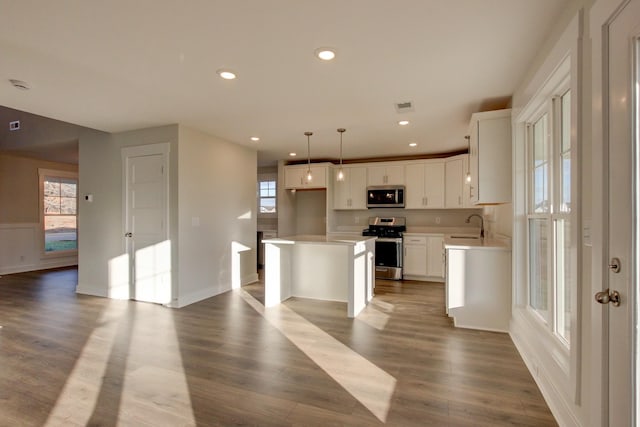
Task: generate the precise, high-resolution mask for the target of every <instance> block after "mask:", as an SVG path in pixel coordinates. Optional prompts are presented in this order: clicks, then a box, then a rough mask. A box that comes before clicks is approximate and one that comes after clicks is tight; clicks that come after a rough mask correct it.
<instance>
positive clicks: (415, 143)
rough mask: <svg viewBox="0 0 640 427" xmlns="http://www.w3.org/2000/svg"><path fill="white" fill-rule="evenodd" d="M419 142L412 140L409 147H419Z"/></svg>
mask: <svg viewBox="0 0 640 427" xmlns="http://www.w3.org/2000/svg"><path fill="white" fill-rule="evenodd" d="M417 146H418V143H417V142H410V143H409V147H417Z"/></svg>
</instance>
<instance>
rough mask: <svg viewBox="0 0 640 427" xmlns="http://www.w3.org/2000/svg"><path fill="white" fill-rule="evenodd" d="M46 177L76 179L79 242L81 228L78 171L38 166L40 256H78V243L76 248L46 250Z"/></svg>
mask: <svg viewBox="0 0 640 427" xmlns="http://www.w3.org/2000/svg"><path fill="white" fill-rule="evenodd" d="M45 177H49V178H61V179H74V180H75V181H76V213H75V217H76V242H79V240H80V239H79V237H80V230H79V227H78V217H79V215H78V213H79V212H78V209H79V205H80V203H79V199H80V197H79V194H80V191H79V190H80V181H79V179H78V172H73V171H64V170H57V169H44V168H38V199H39V200H38V210H39V216H40V226H39V233H38V234H39V238H38V240H39V245H40V249H39V250H40V256H41V258H42V259H48V258H61V257H69V256H77V255H78V248H77V246H78V245H76V249H66V250H59V251H51V252H47V251H46V250H45V229H44V227H45V216H46V215H45V212H44V181H45Z"/></svg>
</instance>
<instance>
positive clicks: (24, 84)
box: [9, 79, 31, 90]
mask: <svg viewBox="0 0 640 427" xmlns="http://www.w3.org/2000/svg"><path fill="white" fill-rule="evenodd" d="M9 82H10V83H11V84H12V85H13V87H15V88H16V89H20V90H29V89H31V86H30V85H29V83H27V82H23V81H22V80H16V79H9Z"/></svg>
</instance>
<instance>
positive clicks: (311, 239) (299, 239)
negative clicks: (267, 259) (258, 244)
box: [263, 233, 376, 245]
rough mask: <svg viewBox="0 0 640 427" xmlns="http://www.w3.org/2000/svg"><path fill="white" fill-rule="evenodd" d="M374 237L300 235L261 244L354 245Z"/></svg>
mask: <svg viewBox="0 0 640 427" xmlns="http://www.w3.org/2000/svg"><path fill="white" fill-rule="evenodd" d="M375 238H376V237H375V236H354V235H353V234H336V233H331V234H326V235H325V234H300V235H296V236H285V237H277V238H274V239H265V240H263V243H275V244H280V245H286V244H295V243H327V244H342V245H355V244H356V243H359V242H365V241H367V240H371V239H375Z"/></svg>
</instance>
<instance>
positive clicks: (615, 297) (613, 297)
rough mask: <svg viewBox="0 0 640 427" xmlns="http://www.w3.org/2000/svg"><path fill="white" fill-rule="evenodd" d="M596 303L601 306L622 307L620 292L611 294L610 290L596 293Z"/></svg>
mask: <svg viewBox="0 0 640 427" xmlns="http://www.w3.org/2000/svg"><path fill="white" fill-rule="evenodd" d="M595 298H596V302H598V303H599V304H609V303H611V304H613V306H614V307H618V306H619V305H620V293H619V292H618V291H613V292H609V289H605V290H604V291H601V292H596V295H595Z"/></svg>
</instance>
